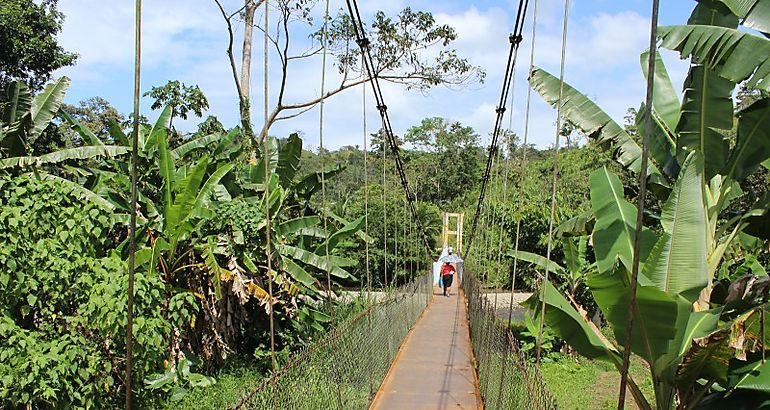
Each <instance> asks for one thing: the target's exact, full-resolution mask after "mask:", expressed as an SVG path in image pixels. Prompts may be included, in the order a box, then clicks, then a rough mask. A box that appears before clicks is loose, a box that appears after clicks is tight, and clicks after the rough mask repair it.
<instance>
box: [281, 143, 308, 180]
mask: <svg viewBox="0 0 770 410" xmlns="http://www.w3.org/2000/svg"><path fill="white" fill-rule="evenodd" d="M301 157H302V139H300V137H299V135H297V134H296V133H294V134H291V135H289V138H288V139H287V140H286V142H285V143H284V144H283V146H282V147H281V150H280V152H279V154H278V175H279V176H280V178H281V179H280V181H281V186H282V187H284V188H287V187H289V186H290V185H291V182H292V181H293V180H294V175H295V174H296V173H297V170H298V169H299V161H300V158H301Z"/></svg>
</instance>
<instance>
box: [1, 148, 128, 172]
mask: <svg viewBox="0 0 770 410" xmlns="http://www.w3.org/2000/svg"><path fill="white" fill-rule="evenodd" d="M127 152H128V148H127V147H121V146H115V145H90V146H85V147H76V148H65V149H62V150H59V151H54V152H51V153H48V154H45V155H41V156H39V157H11V158H6V159H0V169H5V168H15V167H27V166H30V165H34V166H40V165H44V164H56V163H60V162H64V161H68V160H71V159H90V158H98V157H116V156H119V155H123V154H125V153H127Z"/></svg>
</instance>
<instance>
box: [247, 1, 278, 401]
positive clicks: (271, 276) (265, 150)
mask: <svg viewBox="0 0 770 410" xmlns="http://www.w3.org/2000/svg"><path fill="white" fill-rule="evenodd" d="M269 3H270V1H269V0H265V30H264V32H263V33H264V37H263V46H264V66H263V69H264V79H263V81H264V92H265V95H264V100H263V103H264V113H263V114H264V116H265V126H264V127H263V128H264V129H265V132H264V134H263V135H262V136H261V138H262V158H263V160H264V161H263V162H264V164H265V252H266V253H267V255H266V256H267V258H266V259H267V292H268V297H269V298H270V303H268V304H267V306H268V316H269V321H270V365H271V369H272V370H273V374H272V376H271V379H272V382H271V385H273V388H275V385H274V384H275V374H276V370H277V368H278V363H277V361H276V358H275V318H274V316H275V314H274V312H273V281H274V280H275V272H274V271H273V262H272V257H273V252H272V248H271V243H270V231H271V229H272V221H271V218H270V178H271V175H270V161H269V160H268V158H269V157H270V151H269V150H270V141H269V139H268V138H267V136H268V131H269V130H270V122H269V121H270V112H269V110H270V106H269V104H270V98H269V95H268V92H269V91H270V87H269V79H270V77H269V75H268V69H269V68H270V64H269V50H270V48H269V36H268V34H267V33H268V32H269V31H270V19H269V11H270V7H269V6H270V4H269ZM248 132H250V133H251V132H252V131H251V130H248Z"/></svg>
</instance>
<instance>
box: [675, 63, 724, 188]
mask: <svg viewBox="0 0 770 410" xmlns="http://www.w3.org/2000/svg"><path fill="white" fill-rule="evenodd" d="M733 88H735V84H734V83H732V82H730V81H729V80H725V79H723V78H720V77H718V76H717V75H716V74H715V73H714V72H713V71H711V70H709V69H707V68H706V67H704V66H702V65H693V66H691V67H690V73H689V74H688V76H687V79H686V80H685V92H684V102H683V103H682V116H681V118H680V119H679V125H678V127H677V132H678V133H679V139H678V140H677V150H678V151H679V152H682V150H684V149H689V150H694V151H698V152H700V153H701V154H702V155H703V158H704V159H705V171H706V178H707V179H711V177H713V176H714V175H716V174H717V173H718V172H719V171H721V170H722V168H723V167H724V165H725V162H726V161H727V155H728V145H729V144H728V142H727V140H726V139H725V137H724V135H722V134H721V133H720V132H719V131H717V130H719V129H723V130H724V129H730V128H731V127H732V125H733V102H732V92H733Z"/></svg>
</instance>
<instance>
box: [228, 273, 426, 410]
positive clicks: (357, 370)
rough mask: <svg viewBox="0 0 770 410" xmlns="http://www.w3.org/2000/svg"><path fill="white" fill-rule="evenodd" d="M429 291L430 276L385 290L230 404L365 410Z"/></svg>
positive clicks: (251, 407)
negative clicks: (238, 399)
mask: <svg viewBox="0 0 770 410" xmlns="http://www.w3.org/2000/svg"><path fill="white" fill-rule="evenodd" d="M432 293H433V285H432V282H431V280H430V277H429V275H423V276H420V277H417V278H415V279H414V280H413V281H411V282H409V283H407V284H405V285H403V286H400V287H398V288H397V289H395V290H393V291H391V292H389V293H388V294H387V296H386V297H385V298H384V299H383V300H381V301H380V302H377V303H375V304H373V305H372V306H370V307H369V308H368V309H366V310H365V311H364V312H362V313H361V314H359V315H357V316H355V317H354V318H352V319H351V320H349V321H348V322H346V323H344V324H341V325H340V326H338V327H337V328H335V329H334V330H332V331H331V332H329V333H328V334H327V335H326V336H325V337H324V338H323V339H321V340H320V341H319V342H318V343H316V344H314V345H312V346H309V347H308V348H306V349H305V350H303V351H300V352H299V353H297V354H296V355H294V356H293V357H292V358H291V359H290V360H289V362H288V363H287V364H286V365H284V366H283V367H282V368H281V369H280V370H279V371H278V372H277V373H276V375H275V376H274V377H272V378H266V379H264V380H262V381H261V383H260V384H259V385H257V386H256V387H255V388H254V389H252V390H251V391H250V392H248V393H247V394H246V395H244V396H243V398H241V400H240V401H239V402H238V403H237V404H236V405H235V406H234V407H232V408H233V409H308V410H310V409H366V408H367V407H368V406H369V404H370V403H371V401H372V399H373V398H374V396H375V394H376V393H377V390H378V389H379V386H380V384H381V383H382V381H383V379H384V378H385V375H386V374H387V372H388V369H389V368H390V365H391V363H392V362H393V360H394V359H395V356H396V353H397V352H398V349H399V347H400V346H401V344H402V342H403V341H404V339H405V338H406V335H407V333H408V332H409V330H410V329H411V328H412V326H413V325H414V323H415V321H416V320H417V318H419V317H420V315H421V314H422V312H423V311H424V310H425V308H426V307H427V305H428V302H429V301H430V298H431V295H432Z"/></svg>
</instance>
